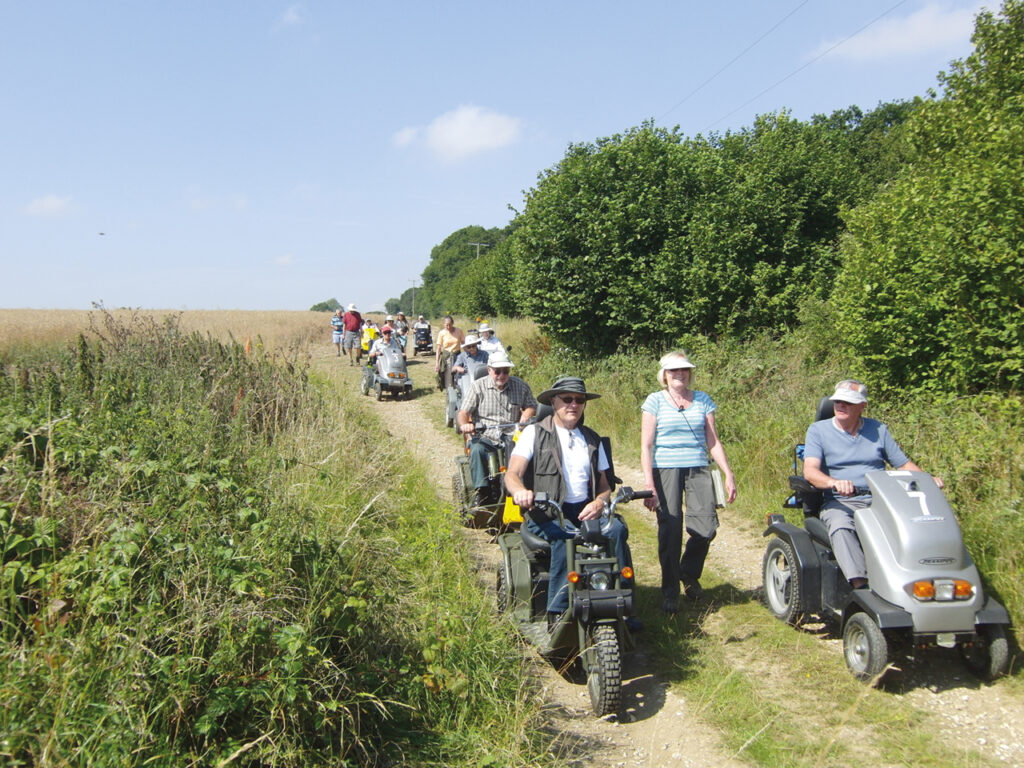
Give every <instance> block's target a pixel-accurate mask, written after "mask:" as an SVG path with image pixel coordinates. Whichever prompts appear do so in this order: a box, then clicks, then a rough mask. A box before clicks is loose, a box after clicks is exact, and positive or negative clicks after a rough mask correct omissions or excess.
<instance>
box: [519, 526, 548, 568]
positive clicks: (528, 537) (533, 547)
mask: <svg viewBox="0 0 1024 768" xmlns="http://www.w3.org/2000/svg"><path fill="white" fill-rule="evenodd" d="M519 535H520V536H521V537H522V540H523V552H525V553H526V556H527V557H529V558H530V559H533V560H536V559H537V558H540V557H551V544H550V543H549V542H548V541H547V540H546V539H542V538H541V537H540V536H538V535H537V534H536V533H534V532H533V531H531V530H530V528H529V527H528V526H526V525H522V526H520V528H519Z"/></svg>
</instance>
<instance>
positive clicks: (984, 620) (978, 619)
mask: <svg viewBox="0 0 1024 768" xmlns="http://www.w3.org/2000/svg"><path fill="white" fill-rule="evenodd" d="M974 623H975V625H976V626H981V625H983V624H1004V625H1008V624H1009V623H1010V614H1009V613H1008V612H1007V611H1006V609H1005V608H1004V607H1003V606H1002V605H1000V604H999V603H997V602H996V601H995V600H993V599H992V598H991V597H988V596H987V595H986V597H985V605H984V607H983V608H982V609H981V610H980V611H978V612H977V613H976V614H975V615H974Z"/></svg>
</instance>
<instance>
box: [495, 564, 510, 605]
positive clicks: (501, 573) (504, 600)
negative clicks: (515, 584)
mask: <svg viewBox="0 0 1024 768" xmlns="http://www.w3.org/2000/svg"><path fill="white" fill-rule="evenodd" d="M494 587H495V590H494V591H495V593H496V594H497V603H498V613H505V612H506V611H508V610H509V609H510V608H511V607H512V585H511V584H509V583H508V575H507V574H506V573H505V564H504V563H502V564H501V565H499V566H498V577H497V579H496V583H495V585H494Z"/></svg>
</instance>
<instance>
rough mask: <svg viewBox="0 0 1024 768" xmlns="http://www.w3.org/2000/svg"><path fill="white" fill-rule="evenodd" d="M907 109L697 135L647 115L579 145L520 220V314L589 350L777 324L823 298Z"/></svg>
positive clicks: (783, 118) (516, 250)
mask: <svg viewBox="0 0 1024 768" xmlns="http://www.w3.org/2000/svg"><path fill="white" fill-rule="evenodd" d="M909 111H910V107H909V106H904V105H886V106H885V107H884V108H883V107H880V108H879V114H877V115H876V114H874V113H872V114H871V115H868V116H866V117H865V116H864V115H862V114H861V113H860V111H859V110H855V109H851V110H848V111H846V112H844V113H842V114H839V113H837V114H836V115H835V116H833V118H832V119H824V118H821V119H816V120H815V121H814V122H812V123H810V124H808V123H801V122H799V121H796V120H793V119H792V118H790V117H789V116H788V115H786V114H785V113H782V114H779V115H775V116H763V117H759V118H758V119H757V121H756V123H755V125H754V127H753V128H752V129H749V130H744V131H741V132H738V133H735V134H727V135H725V136H723V137H712V138H711V139H702V138H700V137H698V138H697V139H692V140H684V138H683V137H682V136H681V135H680V134H678V133H677V132H676V131H666V130H663V129H659V128H656V127H654V126H653V125H652V124H650V123H645V124H644V125H642V126H641V127H639V128H634V129H631V130H630V131H628V132H627V133H625V134H623V135H616V136H613V137H611V138H606V139H601V140H599V141H597V142H596V143H594V144H576V145H572V146H570V148H569V151H568V152H567V154H566V156H565V158H563V160H562V161H561V162H560V163H559V164H558V166H556V167H555V168H554V169H551V170H549V171H547V172H545V173H544V174H543V175H542V177H541V179H540V181H539V183H538V185H537V187H536V188H534V189H532V190H530V192H529V193H528V196H527V202H526V207H525V210H524V211H523V213H522V214H520V215H519V216H518V217H517V219H516V221H515V222H514V228H513V229H514V231H513V233H512V235H511V236H510V248H509V251H510V254H511V256H512V258H513V269H514V272H513V276H514V280H513V285H514V294H515V295H514V300H515V304H516V306H517V309H518V310H519V311H522V312H524V313H526V314H528V315H529V316H531V317H533V318H534V319H536V320H537V322H538V324H539V325H541V327H542V328H544V330H545V331H546V332H547V333H549V334H550V335H551V336H552V337H553V338H554V339H556V340H557V341H558V342H559V343H560V344H564V345H566V346H568V347H571V348H573V349H576V350H578V351H581V352H585V353H587V354H595V353H598V354H607V353H610V352H613V351H615V350H616V349H621V348H626V347H633V346H636V345H641V346H665V345H667V344H669V343H670V342H671V341H672V340H673V339H674V338H676V337H678V336H679V335H680V334H681V333H691V334H704V335H713V336H717V335H723V334H727V335H732V336H735V337H737V338H750V337H752V336H755V335H757V334H758V333H760V332H761V331H762V330H769V331H773V332H781V331H783V330H784V329H786V328H788V327H790V326H791V325H792V323H793V322H794V321H795V320H796V316H797V312H798V308H799V306H800V304H801V302H802V301H803V300H804V299H806V298H808V297H815V296H817V297H824V296H826V295H827V294H828V291H829V288H830V285H831V277H832V275H833V274H834V272H835V270H836V268H837V261H836V255H835V241H836V238H837V236H838V233H839V232H840V230H841V220H840V217H839V211H840V209H841V207H842V206H844V205H849V204H851V203H854V202H856V201H859V200H861V199H863V198H864V197H865V196H866V195H867V194H868V193H869V192H870V191H871V190H872V189H873V188H874V185H875V184H876V183H877V182H878V180H879V179H880V178H885V177H886V176H887V174H888V173H891V169H892V167H893V163H897V164H898V160H897V159H898V157H899V155H898V153H897V152H896V151H895V150H893V149H891V148H890V146H889V143H890V140H889V134H890V132H891V131H892V129H893V128H894V127H895V126H897V125H899V124H900V122H901V121H902V120H903V119H904V118H905V116H906V114H907V113H908V112H909ZM872 162H873V163H874V165H872V166H871V173H865V172H864V165H865V164H866V163H868V164H870V163H872Z"/></svg>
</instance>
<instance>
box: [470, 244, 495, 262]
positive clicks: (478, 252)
mask: <svg viewBox="0 0 1024 768" xmlns="http://www.w3.org/2000/svg"><path fill="white" fill-rule="evenodd" d="M469 245H475V246H476V258H478V259H479V258H480V248H486V247H487V246H489V245H490V243H469Z"/></svg>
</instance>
